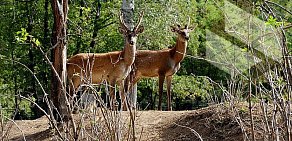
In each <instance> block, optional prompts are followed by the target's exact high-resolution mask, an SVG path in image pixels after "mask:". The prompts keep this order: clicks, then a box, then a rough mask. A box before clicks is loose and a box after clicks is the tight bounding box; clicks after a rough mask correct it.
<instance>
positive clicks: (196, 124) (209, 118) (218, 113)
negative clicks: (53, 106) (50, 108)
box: [7, 105, 243, 141]
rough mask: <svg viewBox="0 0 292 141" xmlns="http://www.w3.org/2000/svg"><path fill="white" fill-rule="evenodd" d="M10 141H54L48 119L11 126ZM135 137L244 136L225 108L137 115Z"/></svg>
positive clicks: (182, 140) (180, 140)
mask: <svg viewBox="0 0 292 141" xmlns="http://www.w3.org/2000/svg"><path fill="white" fill-rule="evenodd" d="M9 125H11V128H8V129H10V130H9V131H8V132H7V133H8V138H7V139H8V140H23V139H24V138H23V135H24V136H25V138H26V140H28V141H30V140H38V141H39V140H52V139H53V138H52V135H53V130H50V129H49V124H48V120H47V119H46V118H45V117H42V118H39V119H37V120H22V121H15V123H9ZM135 127H136V136H137V139H140V140H145V141H146V140H147V141H148V140H155V141H156V140H160V141H164V140H165V141H169V140H176V141H196V140H199V138H198V135H196V133H197V134H199V135H200V136H201V138H202V139H203V140H204V141H205V140H206V141H222V140H228V141H235V140H236V141H241V140H243V139H242V137H243V134H242V132H241V129H240V126H239V125H238V124H237V122H236V121H235V120H234V116H232V114H230V113H229V112H228V109H226V108H224V106H222V105H213V106H209V107H206V108H202V109H199V110H193V111H138V112H137V116H136V121H135Z"/></svg>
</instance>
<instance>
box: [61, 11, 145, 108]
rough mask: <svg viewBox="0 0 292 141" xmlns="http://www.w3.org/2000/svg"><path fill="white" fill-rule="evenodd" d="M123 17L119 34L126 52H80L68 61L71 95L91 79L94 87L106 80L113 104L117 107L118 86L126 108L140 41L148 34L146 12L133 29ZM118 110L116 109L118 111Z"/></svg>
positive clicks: (120, 18) (120, 19) (120, 20)
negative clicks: (127, 86) (126, 89)
mask: <svg viewBox="0 0 292 141" xmlns="http://www.w3.org/2000/svg"><path fill="white" fill-rule="evenodd" d="M122 16H123V14H122V13H120V16H119V22H120V27H119V32H120V33H121V34H123V36H124V39H125V44H124V48H123V50H122V51H113V52H108V53H79V54H76V55H74V56H72V57H71V58H69V59H68V60H67V76H68V79H69V80H70V81H71V82H70V84H69V85H70V92H69V93H70V95H71V96H72V95H73V94H74V92H75V91H78V89H79V87H80V85H81V84H82V83H86V82H87V81H88V79H90V83H92V84H101V83H103V82H104V81H106V82H108V83H109V85H110V92H109V93H110V98H111V100H110V104H111V107H112V106H114V103H115V100H116V96H115V92H114V87H115V85H116V84H117V85H118V87H119V89H120V90H122V92H121V91H120V96H121V99H122V101H123V102H122V103H123V104H122V105H125V96H124V93H123V91H124V88H123V84H124V79H125V78H126V77H127V76H128V74H129V73H130V71H131V65H132V64H133V63H134V60H135V55H136V42H137V36H138V34H140V33H142V32H143V31H144V27H143V26H142V25H140V24H141V21H142V18H143V12H141V13H140V16H139V19H138V22H137V24H136V25H135V26H134V28H133V30H131V29H130V28H129V27H128V26H127V25H126V24H125V22H124V20H123V18H122ZM114 109H115V108H114Z"/></svg>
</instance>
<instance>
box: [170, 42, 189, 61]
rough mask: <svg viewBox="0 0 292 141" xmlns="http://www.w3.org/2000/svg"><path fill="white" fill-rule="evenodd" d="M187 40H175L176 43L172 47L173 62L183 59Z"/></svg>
mask: <svg viewBox="0 0 292 141" xmlns="http://www.w3.org/2000/svg"><path fill="white" fill-rule="evenodd" d="M187 45H188V43H187V41H186V40H185V41H181V40H180V39H177V40H176V44H175V46H174V48H173V51H174V55H173V58H174V60H175V62H180V61H182V60H183V59H184V57H185V54H186V49H187Z"/></svg>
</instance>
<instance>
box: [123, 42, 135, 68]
mask: <svg viewBox="0 0 292 141" xmlns="http://www.w3.org/2000/svg"><path fill="white" fill-rule="evenodd" d="M122 53H123V58H124V60H125V64H126V65H128V66H131V65H132V64H133V63H134V61H135V55H136V45H130V44H128V43H126V45H125V47H124V49H123V52H122Z"/></svg>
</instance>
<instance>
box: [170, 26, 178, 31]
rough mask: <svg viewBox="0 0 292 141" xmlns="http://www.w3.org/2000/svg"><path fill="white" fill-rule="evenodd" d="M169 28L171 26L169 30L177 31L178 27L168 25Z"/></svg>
mask: <svg viewBox="0 0 292 141" xmlns="http://www.w3.org/2000/svg"><path fill="white" fill-rule="evenodd" d="M170 28H171V31H172V32H177V31H178V28H177V27H175V26H170Z"/></svg>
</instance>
